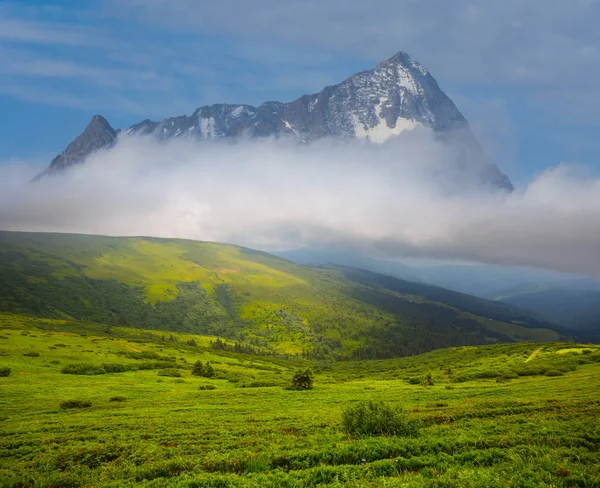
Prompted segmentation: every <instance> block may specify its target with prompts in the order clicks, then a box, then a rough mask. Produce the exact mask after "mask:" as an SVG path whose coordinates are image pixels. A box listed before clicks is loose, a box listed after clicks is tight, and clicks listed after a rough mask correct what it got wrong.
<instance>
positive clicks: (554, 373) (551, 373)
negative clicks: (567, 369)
mask: <svg viewBox="0 0 600 488" xmlns="http://www.w3.org/2000/svg"><path fill="white" fill-rule="evenodd" d="M564 374H565V373H563V372H562V371H559V370H558V369H549V370H548V371H546V373H545V375H546V376H563V375H564Z"/></svg>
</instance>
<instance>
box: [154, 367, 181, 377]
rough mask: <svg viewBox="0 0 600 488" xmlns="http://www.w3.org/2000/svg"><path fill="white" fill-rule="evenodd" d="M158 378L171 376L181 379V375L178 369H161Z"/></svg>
mask: <svg viewBox="0 0 600 488" xmlns="http://www.w3.org/2000/svg"><path fill="white" fill-rule="evenodd" d="M158 376H170V377H171V378H181V373H180V372H179V371H177V370H176V369H161V370H160V371H159V372H158Z"/></svg>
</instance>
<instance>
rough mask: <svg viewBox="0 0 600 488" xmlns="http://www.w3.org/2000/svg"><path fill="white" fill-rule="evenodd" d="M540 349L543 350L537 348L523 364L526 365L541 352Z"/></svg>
mask: <svg viewBox="0 0 600 488" xmlns="http://www.w3.org/2000/svg"><path fill="white" fill-rule="evenodd" d="M542 349H544V347H543V346H542V347H538V348H537V349H536V350H535V351H533V353H532V354H531V356H529V357H528V358H527V360H526V361H525V362H526V363H528V362H529V361H531V360H532V359H533V358H535V357H536V356H537V355H538V354H539V353H540V352H542Z"/></svg>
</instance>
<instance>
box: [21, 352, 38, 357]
mask: <svg viewBox="0 0 600 488" xmlns="http://www.w3.org/2000/svg"><path fill="white" fill-rule="evenodd" d="M23 356H27V357H29V358H39V357H40V353H39V352H35V351H31V352H26V353H25V354H23Z"/></svg>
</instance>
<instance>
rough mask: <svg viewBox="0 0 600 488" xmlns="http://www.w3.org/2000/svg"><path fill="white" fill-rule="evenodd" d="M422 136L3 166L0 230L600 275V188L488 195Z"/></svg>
mask: <svg viewBox="0 0 600 488" xmlns="http://www.w3.org/2000/svg"><path fill="white" fill-rule="evenodd" d="M426 137H427V136H425V135H414V137H411V138H402V137H400V138H398V139H397V140H396V141H393V142H391V143H388V144H385V145H380V146H378V145H368V144H363V143H360V142H353V143H339V142H333V141H323V142H320V143H316V144H312V145H306V146H298V145H295V144H293V143H291V142H289V141H281V140H280V141H260V142H257V141H245V142H238V143H235V144H230V143H202V144H197V143H193V142H189V141H176V142H170V143H162V144H159V143H156V142H152V141H150V140H146V139H139V138H124V139H123V140H122V141H121V142H120V143H119V144H118V145H117V146H116V147H115V148H114V149H113V150H111V151H110V152H106V153H99V154H96V155H94V156H93V157H91V158H90V159H89V160H88V162H87V163H86V164H85V165H82V166H78V167H76V168H73V169H72V170H71V171H69V172H67V173H65V174H63V175H60V176H55V177H47V178H44V179H42V180H41V181H40V182H38V183H29V180H30V179H31V177H32V176H33V171H34V168H31V167H29V166H26V165H24V164H5V165H0V228H1V229H4V230H27V231H58V232H80V233H94V234H108V235H151V236H160V237H183V238H191V239H201V240H214V241H222V242H234V243H237V244H242V245H246V246H250V247H261V248H279V249H282V248H291V247H295V246H314V247H323V246H327V245H335V246H337V247H343V248H347V249H352V250H357V251H363V252H366V253H368V254H371V255H377V256H380V257H387V258H392V257H403V256H422V257H432V258H444V259H461V260H472V261H479V262H485V263H497V264H511V265H530V266H538V267H545V268H551V269H556V270H560V271H568V272H577V273H587V274H593V275H596V276H600V180H597V179H592V178H586V176H585V174H583V173H582V171H581V169H580V168H579V169H578V168H571V167H567V166H561V167H557V168H555V169H552V170H549V171H547V172H545V173H544V174H542V175H540V176H539V177H538V178H537V179H536V180H535V181H533V182H532V183H531V184H530V185H529V186H528V187H527V188H524V189H521V190H517V191H515V192H514V193H512V194H507V193H504V192H500V191H493V190H491V189H490V188H489V187H488V188H486V187H482V186H480V185H477V183H476V181H475V180H476V179H477V178H471V177H470V176H469V175H470V174H471V171H470V170H468V169H467V170H465V169H464V168H461V167H460V164H455V163H454V162H453V157H452V155H451V154H448V150H447V148H446V147H444V146H442V145H440V144H436V143H433V142H431V141H427V143H426V144H424V143H423V142H424V139H425V138H426ZM420 139H421V140H420Z"/></svg>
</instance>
